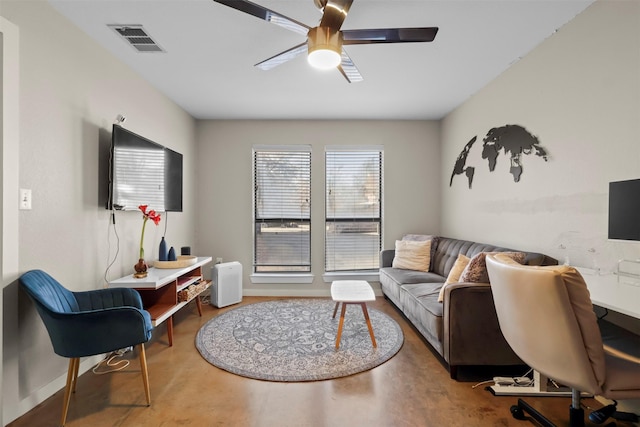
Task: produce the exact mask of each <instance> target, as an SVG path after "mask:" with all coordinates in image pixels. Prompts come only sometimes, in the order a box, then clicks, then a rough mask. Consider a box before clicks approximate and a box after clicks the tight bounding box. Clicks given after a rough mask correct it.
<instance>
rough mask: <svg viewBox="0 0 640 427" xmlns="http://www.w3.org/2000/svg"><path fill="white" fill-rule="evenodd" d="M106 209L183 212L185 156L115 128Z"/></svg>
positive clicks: (118, 127) (117, 126) (112, 136)
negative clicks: (145, 209)
mask: <svg viewBox="0 0 640 427" xmlns="http://www.w3.org/2000/svg"><path fill="white" fill-rule="evenodd" d="M110 157H111V160H110V179H109V194H110V198H109V200H110V201H109V203H108V204H107V209H116V210H125V211H127V210H138V206H140V205H148V206H149V209H154V210H156V211H158V212H170V211H174V212H182V154H180V153H177V152H175V151H173V150H171V149H169V148H166V147H164V146H162V145H160V144H157V143H155V142H153V141H151V140H149V139H147V138H144V137H142V136H140V135H138V134H136V133H133V132H131V131H129V130H126V129H125V128H123V127H122V126H120V125H115V124H114V125H113V132H112V135H111V153H110Z"/></svg>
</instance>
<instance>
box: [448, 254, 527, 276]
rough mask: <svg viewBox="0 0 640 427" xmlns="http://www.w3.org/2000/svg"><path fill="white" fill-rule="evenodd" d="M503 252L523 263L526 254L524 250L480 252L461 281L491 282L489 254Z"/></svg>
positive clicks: (466, 269)
mask: <svg viewBox="0 0 640 427" xmlns="http://www.w3.org/2000/svg"><path fill="white" fill-rule="evenodd" d="M498 253H499V254H502V255H505V256H508V257H509V258H511V259H512V260H514V261H516V262H518V263H519V264H522V263H523V262H524V259H525V256H526V254H525V253H524V252H480V253H479V254H477V255H476V256H474V257H473V258H471V260H470V261H469V264H468V265H467V267H466V268H465V269H464V271H463V272H462V274H461V275H460V281H461V282H469V283H489V273H488V272H487V259H486V258H487V254H498Z"/></svg>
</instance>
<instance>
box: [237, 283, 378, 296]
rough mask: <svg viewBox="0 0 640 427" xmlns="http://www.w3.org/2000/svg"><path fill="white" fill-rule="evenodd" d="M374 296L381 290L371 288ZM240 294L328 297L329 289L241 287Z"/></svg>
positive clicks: (329, 294)
mask: <svg viewBox="0 0 640 427" xmlns="http://www.w3.org/2000/svg"><path fill="white" fill-rule="evenodd" d="M373 291H374V293H375V294H376V296H379V297H381V296H382V290H381V289H379V288H378V289H376V287H375V286H374V288H373ZM242 295H244V296H247V297H307V298H311V297H323V298H330V297H331V291H330V289H329V288H327V289H308V290H304V289H246V288H245V289H243V291H242Z"/></svg>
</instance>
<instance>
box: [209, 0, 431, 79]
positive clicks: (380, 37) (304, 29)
mask: <svg viewBox="0 0 640 427" xmlns="http://www.w3.org/2000/svg"><path fill="white" fill-rule="evenodd" d="M214 1H215V2H217V3H221V4H224V5H226V6H229V7H231V8H233V9H236V10H239V11H241V12H244V13H248V14H249V15H253V16H255V17H256V18H260V19H263V20H265V21H267V22H270V23H272V24H275V25H278V26H280V27H283V28H286V29H287V30H290V31H293V32H295V33H298V34H302V35H304V36H307V41H305V42H304V43H300V44H299V45H297V46H294V47H292V48H291V49H288V50H285V51H284V52H281V53H279V54H277V55H275V56H272V57H271V58H269V59H265V60H264V61H262V62H259V63H257V64H255V66H256V67H258V68H260V69H262V70H270V69H271V68H274V67H276V66H278V65H280V64H283V63H285V62H287V61H290V60H292V59H294V58H296V57H298V56H299V55H302V54H303V53H305V52H308V57H307V59H308V61H309V63H310V64H311V65H312V66H314V67H316V68H324V69H330V68H336V67H337V68H338V70H340V72H341V73H342V75H343V76H344V77H345V78H346V79H347V81H348V82H349V83H353V82H359V81H362V80H363V78H362V75H361V74H360V72H359V71H358V69H357V68H356V66H355V64H354V63H353V61H352V60H351V58H350V57H349V55H347V52H345V50H344V48H343V46H345V45H354V44H373V43H411V42H430V41H433V39H434V38H435V37H436V33H437V32H438V27H419V28H379V29H368V30H340V28H341V27H342V23H343V22H344V20H345V18H346V17H347V13H349V8H350V7H351V3H353V0H313V2H314V3H315V5H316V7H318V8H319V9H320V10H321V11H322V18H321V19H320V23H319V24H318V26H316V27H309V26H308V25H305V24H303V23H301V22H298V21H296V20H294V19H291V18H288V17H286V16H284V15H282V14H280V13H278V12H274V11H272V10H269V9H267V8H266V7H262V6H260V5H258V4H255V3H252V2H250V1H248V0H214Z"/></svg>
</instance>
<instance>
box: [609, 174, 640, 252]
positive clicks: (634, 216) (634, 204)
mask: <svg viewBox="0 0 640 427" xmlns="http://www.w3.org/2000/svg"><path fill="white" fill-rule="evenodd" d="M609 239H611V240H635V241H640V179H632V180H629V181H616V182H610V183H609Z"/></svg>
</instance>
